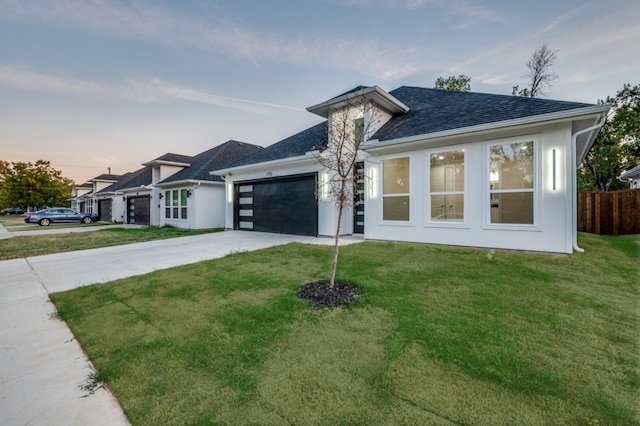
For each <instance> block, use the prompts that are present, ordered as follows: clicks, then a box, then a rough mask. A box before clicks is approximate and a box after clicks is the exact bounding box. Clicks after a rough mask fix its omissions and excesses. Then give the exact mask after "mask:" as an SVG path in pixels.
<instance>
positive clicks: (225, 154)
mask: <svg viewBox="0 0 640 426" xmlns="http://www.w3.org/2000/svg"><path fill="white" fill-rule="evenodd" d="M261 149H262V147H260V146H257V145H253V144H249V143H245V142H239V141H233V140H230V141H227V142H225V143H223V144H221V145H218V146H216V147H214V148H211V149H209V150H207V151H204V152H202V153H200V154H198V155H196V156H195V157H193V160H192V162H191V164H190V165H189V166H188V167H185V168H183V169H181V170H179V171H177V172H176V173H173V174H171V175H170V176H168V177H165V178H163V179H162V180H160V181H159V182H157V183H154V187H155V188H156V189H157V191H158V196H159V199H160V202H159V203H158V204H157V206H154V207H155V208H157V209H158V212H157V215H158V217H159V218H160V223H161V225H172V226H175V227H178V228H186V229H211V228H224V227H225V220H226V218H225V188H224V181H223V180H222V178H221V177H220V176H218V175H212V174H210V173H209V170H211V169H216V168H220V167H225V166H227V165H228V164H230V163H233V162H235V161H238V160H239V159H241V158H243V157H245V156H246V155H249V154H251V153H253V152H256V151H258V150H261Z"/></svg>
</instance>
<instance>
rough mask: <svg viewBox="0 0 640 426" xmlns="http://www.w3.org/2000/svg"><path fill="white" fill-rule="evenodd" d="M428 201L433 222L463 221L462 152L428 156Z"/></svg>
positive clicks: (439, 153)
mask: <svg viewBox="0 0 640 426" xmlns="http://www.w3.org/2000/svg"><path fill="white" fill-rule="evenodd" d="M429 177H430V179H429V200H430V202H431V220H432V221H434V222H463V221H464V150H458V151H447V152H438V153H435V154H431V155H430V156H429Z"/></svg>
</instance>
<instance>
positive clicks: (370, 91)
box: [307, 86, 409, 118]
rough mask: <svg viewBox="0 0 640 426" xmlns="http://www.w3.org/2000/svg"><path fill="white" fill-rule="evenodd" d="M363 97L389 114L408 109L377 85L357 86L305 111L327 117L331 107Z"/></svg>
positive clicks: (340, 105) (403, 111)
mask: <svg viewBox="0 0 640 426" xmlns="http://www.w3.org/2000/svg"><path fill="white" fill-rule="evenodd" d="M360 97H364V98H366V99H367V100H370V101H373V102H375V104H376V106H377V107H378V108H381V109H383V110H385V111H387V112H389V113H390V114H401V113H405V112H407V111H408V110H409V107H408V106H407V105H405V104H404V103H403V102H401V101H400V100H398V98H396V97H394V96H391V95H390V94H389V93H388V92H386V91H384V90H382V89H381V88H380V87H378V86H371V87H366V86H358V87H356V88H354V89H351V90H349V91H348V92H345V93H343V94H341V95H338V96H336V97H334V98H331V99H329V100H328V101H325V102H322V103H319V104H317V105H314V106H310V107H309V108H307V111H309V112H312V113H314V114H317V115H319V116H321V117H324V118H328V117H329V111H330V110H331V108H340V107H343V106H345V105H349V103H350V102H354V99H356V98H358V99H360Z"/></svg>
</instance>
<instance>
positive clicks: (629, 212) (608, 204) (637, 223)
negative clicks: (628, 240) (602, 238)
mask: <svg viewBox="0 0 640 426" xmlns="http://www.w3.org/2000/svg"><path fill="white" fill-rule="evenodd" d="M578 231H580V232H590V233H592V234H607V235H629V234H640V189H629V190H626V191H611V192H597V191H578Z"/></svg>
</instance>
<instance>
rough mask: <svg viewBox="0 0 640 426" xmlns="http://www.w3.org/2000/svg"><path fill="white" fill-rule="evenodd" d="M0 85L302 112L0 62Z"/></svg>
mask: <svg viewBox="0 0 640 426" xmlns="http://www.w3.org/2000/svg"><path fill="white" fill-rule="evenodd" d="M0 85H1V86H5V87H10V88H15V89H22V90H29V91H34V92H47V93H65V94H72V95H77V96H85V97H98V98H107V99H108V98H111V99H124V100H128V101H132V102H140V103H159V102H166V101H172V100H181V101H190V102H197V103H202V104H206V105H211V106H217V107H224V108H232V109H237V110H241V111H244V112H251V113H256V114H269V113H270V112H269V110H270V109H272V108H285V109H292V110H298V111H304V109H303V108H298V107H292V106H287V105H278V104H273V103H266V102H259V101H254V100H250V99H239V98H231V97H226V96H219V95H215V94H212V93H208V92H205V91H202V90H198V89H195V88H192V87H187V86H182V85H178V84H173V83H170V82H166V81H163V80H160V79H157V78H148V79H129V80H127V81H126V82H124V83H122V84H119V85H105V84H100V83H96V82H94V81H88V80H79V79H75V78H71V77H61V76H55V75H48V74H41V73H37V72H35V71H32V70H29V69H26V68H16V67H8V66H2V65H0Z"/></svg>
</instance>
